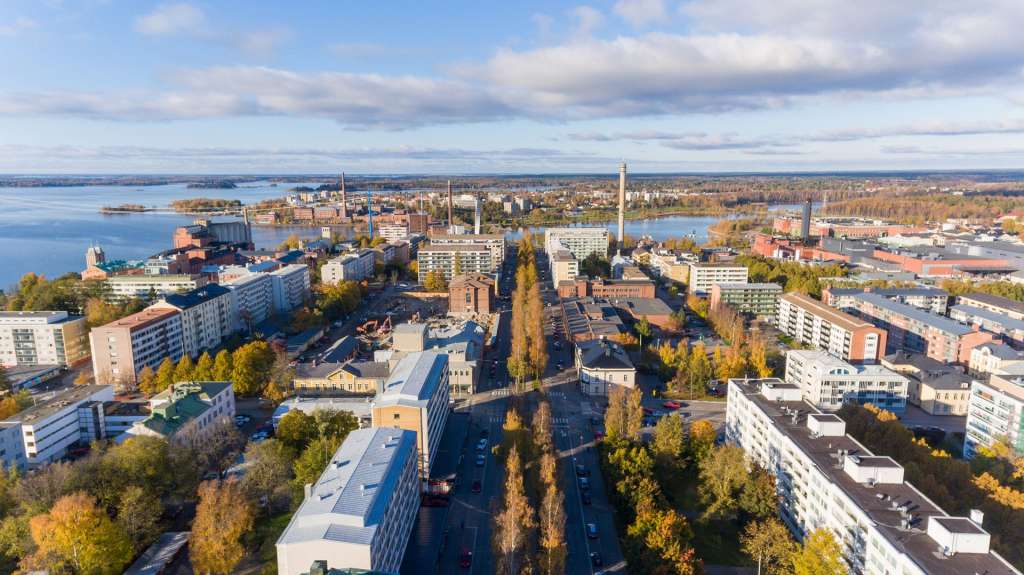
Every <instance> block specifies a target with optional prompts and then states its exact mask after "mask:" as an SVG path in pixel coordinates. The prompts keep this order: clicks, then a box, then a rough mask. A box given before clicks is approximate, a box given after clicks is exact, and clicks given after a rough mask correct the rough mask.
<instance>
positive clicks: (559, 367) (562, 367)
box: [555, 362, 565, 371]
mask: <svg viewBox="0 0 1024 575" xmlns="http://www.w3.org/2000/svg"><path fill="white" fill-rule="evenodd" d="M555 369H557V370H558V371H562V370H563V369H565V365H563V364H562V362H558V363H557V364H555Z"/></svg>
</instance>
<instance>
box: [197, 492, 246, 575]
mask: <svg viewBox="0 0 1024 575" xmlns="http://www.w3.org/2000/svg"><path fill="white" fill-rule="evenodd" d="M255 517H256V509H255V507H254V506H253V504H252V502H251V501H249V499H248V498H247V497H246V496H245V494H244V493H243V492H242V488H241V487H240V486H239V484H238V483H237V482H234V481H227V482H223V483H222V482H219V481H205V482H203V483H202V484H201V485H200V486H199V505H198V506H197V507H196V518H195V521H193V522H192V536H191V537H190V538H189V544H188V545H189V547H188V548H189V554H190V555H191V558H192V567H193V569H195V570H196V572H198V573H217V574H225V575H226V574H227V573H231V572H232V571H233V570H234V568H235V565H237V564H238V562H239V561H241V560H242V557H243V556H244V555H245V546H244V545H243V544H242V537H243V536H245V534H246V533H248V532H249V530H251V529H252V525H253V520H254V519H255Z"/></svg>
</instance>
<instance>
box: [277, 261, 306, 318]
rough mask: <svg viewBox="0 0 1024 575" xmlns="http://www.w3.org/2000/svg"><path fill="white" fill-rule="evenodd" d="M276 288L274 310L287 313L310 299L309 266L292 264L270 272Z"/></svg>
mask: <svg viewBox="0 0 1024 575" xmlns="http://www.w3.org/2000/svg"><path fill="white" fill-rule="evenodd" d="M270 282H271V284H272V286H273V290H274V310H276V311H277V312H279V313H287V312H289V311H291V310H293V309H295V308H298V307H301V306H302V305H304V304H305V303H306V302H307V301H309V287H310V283H309V267H308V266H306V265H303V264H290V265H287V266H284V267H283V268H281V269H278V270H274V271H272V272H270Z"/></svg>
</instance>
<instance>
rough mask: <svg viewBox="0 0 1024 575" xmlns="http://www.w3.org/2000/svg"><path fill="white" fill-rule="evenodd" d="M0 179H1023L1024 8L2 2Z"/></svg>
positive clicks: (947, 4) (652, 1)
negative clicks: (677, 175)
mask: <svg viewBox="0 0 1024 575" xmlns="http://www.w3.org/2000/svg"><path fill="white" fill-rule="evenodd" d="M0 54H3V57H0V172H5V173H93V172H95V173H125V172H130V173H162V172H164V173H165V172H189V173H288V172H320V173H325V172H335V171H341V170H345V171H347V172H350V173H480V172H483V173H491V172H518V173H523V172H527V173H539V172H614V171H615V169H616V167H615V166H616V164H617V162H618V161H620V159H621V160H625V161H627V162H629V163H630V165H631V167H632V169H633V170H634V171H642V172H686V171H779V170H862V169H933V168H941V169H950V168H1021V167H1024V162H1022V160H1024V1H1021V0H973V1H971V2H963V1H962V0H958V1H947V0H899V1H893V0H858V1H856V2H851V1H850V0H692V1H688V2H673V1H669V0H617V1H616V0H612V1H608V2H592V3H588V4H580V3H560V2H554V1H547V2H529V1H517V2H479V1H467V2H457V1H445V2H423V1H413V0H409V1H400V0H392V1H387V2H357V1H354V0H345V1H342V0H323V1H312V0H308V1H307V0H304V1H302V2H270V1H257V0H223V1H212V0H210V1H194V2H191V1H189V2H167V3H160V2H144V1H139V0H3V2H0Z"/></svg>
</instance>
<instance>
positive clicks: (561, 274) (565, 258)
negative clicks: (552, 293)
mask: <svg viewBox="0 0 1024 575" xmlns="http://www.w3.org/2000/svg"><path fill="white" fill-rule="evenodd" d="M548 263H549V264H550V266H551V282H552V284H553V285H555V286H557V285H558V284H560V283H561V282H566V281H568V282H571V281H574V280H575V279H576V276H578V275H580V262H579V260H577V259H576V258H574V257H572V252H570V251H569V250H568V249H566V248H559V249H557V250H555V251H553V252H548Z"/></svg>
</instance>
